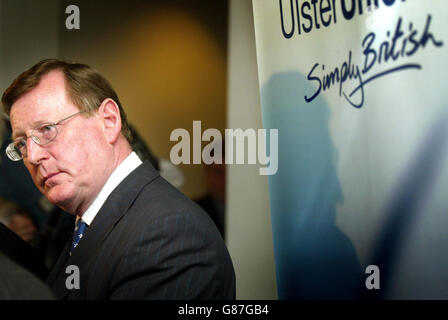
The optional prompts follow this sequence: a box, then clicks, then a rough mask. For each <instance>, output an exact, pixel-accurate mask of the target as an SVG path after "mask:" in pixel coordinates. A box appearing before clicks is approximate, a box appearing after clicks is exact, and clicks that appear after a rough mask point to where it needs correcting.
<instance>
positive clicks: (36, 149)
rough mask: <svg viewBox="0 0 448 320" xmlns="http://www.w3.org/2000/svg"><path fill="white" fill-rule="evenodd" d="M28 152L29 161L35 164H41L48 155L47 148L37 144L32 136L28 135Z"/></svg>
mask: <svg viewBox="0 0 448 320" xmlns="http://www.w3.org/2000/svg"><path fill="white" fill-rule="evenodd" d="M26 152H27V159H28V162H29V163H31V164H34V165H38V164H40V163H41V162H42V160H44V159H46V158H47V157H48V153H47V151H46V150H45V148H44V147H42V146H41V145H39V144H37V143H36V142H35V141H34V139H33V138H32V137H28V140H27V142H26Z"/></svg>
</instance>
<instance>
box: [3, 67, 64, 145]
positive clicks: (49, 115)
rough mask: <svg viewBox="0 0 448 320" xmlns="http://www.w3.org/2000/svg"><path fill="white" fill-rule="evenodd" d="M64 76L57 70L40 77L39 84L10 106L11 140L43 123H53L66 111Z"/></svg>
mask: <svg viewBox="0 0 448 320" xmlns="http://www.w3.org/2000/svg"><path fill="white" fill-rule="evenodd" d="M68 108H69V107H68V100H67V94H66V90H65V80H64V75H63V73H62V72H61V71H59V70H54V71H50V72H49V73H47V74H45V75H44V76H42V79H41V80H40V82H39V84H38V85H37V86H36V87H35V88H33V89H32V90H30V91H29V92H27V93H25V94H24V95H22V96H21V97H20V98H19V99H17V100H16V101H15V102H14V103H13V104H12V106H11V112H10V120H11V126H12V129H13V138H14V137H15V136H19V135H23V134H24V132H23V130H27V129H29V128H30V127H34V126H36V125H39V124H41V123H43V122H48V121H54V119H55V117H57V116H58V115H59V114H65V113H66V112H67V111H66V110H68Z"/></svg>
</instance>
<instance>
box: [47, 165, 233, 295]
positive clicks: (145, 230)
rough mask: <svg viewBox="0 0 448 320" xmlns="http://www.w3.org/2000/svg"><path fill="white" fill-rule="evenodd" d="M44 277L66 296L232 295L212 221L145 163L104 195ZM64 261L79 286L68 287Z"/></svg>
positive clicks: (228, 262)
mask: <svg viewBox="0 0 448 320" xmlns="http://www.w3.org/2000/svg"><path fill="white" fill-rule="evenodd" d="M68 249H69V243H68V244H67V246H66V248H65V249H64V251H63V252H62V254H61V257H60V258H59V260H58V261H57V262H56V265H55V267H54V268H53V270H52V271H51V273H50V276H49V278H48V280H47V283H48V285H49V286H50V287H51V288H52V289H53V291H54V292H55V294H56V296H57V297H58V298H66V299H234V298H235V274H234V270H233V265H232V261H231V259H230V256H229V253H228V251H227V248H226V246H225V244H224V241H223V240H222V238H221V236H220V235H219V232H218V230H217V229H216V227H215V226H214V224H213V222H212V221H211V219H210V218H209V217H208V215H207V213H205V212H204V211H203V210H202V209H200V208H199V206H197V205H196V204H195V203H194V202H192V201H191V200H189V199H188V198H187V197H186V196H184V195H183V194H182V193H181V192H179V191H178V190H177V189H176V188H174V187H173V186H172V185H170V184H169V183H168V182H167V181H166V180H164V179H163V178H162V177H160V176H159V174H158V173H157V171H156V170H155V169H154V168H153V167H152V166H151V164H150V163H149V162H144V163H143V164H142V165H141V166H139V167H138V168H137V169H135V170H134V171H133V172H132V173H131V174H130V175H129V176H127V177H126V179H125V180H123V181H122V182H121V183H120V184H119V185H118V186H117V188H116V189H115V190H114V191H113V192H112V193H111V194H110V196H109V197H108V199H107V200H106V202H105V203H104V205H103V206H102V208H101V209H100V211H99V212H98V214H97V216H96V217H95V219H94V220H93V222H92V224H91V225H90V226H89V227H88V229H87V230H86V231H85V233H84V235H83V238H82V239H81V241H80V242H79V244H78V246H77V247H76V248H75V249H74V251H73V254H72V256H71V257H70V256H69V255H68ZM68 265H76V266H77V267H78V268H79V271H80V289H73V290H68V289H67V288H66V286H65V281H66V279H67V277H68V276H69V275H70V274H66V273H65V270H66V267H67V266H68Z"/></svg>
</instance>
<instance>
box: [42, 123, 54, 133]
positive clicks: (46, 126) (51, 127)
mask: <svg viewBox="0 0 448 320" xmlns="http://www.w3.org/2000/svg"><path fill="white" fill-rule="evenodd" d="M51 130H53V126H52V125H45V126H42V127H40V128H39V131H40V132H42V133H44V132H48V131H51Z"/></svg>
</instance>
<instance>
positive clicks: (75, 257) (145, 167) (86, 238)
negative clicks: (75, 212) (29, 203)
mask: <svg viewBox="0 0 448 320" xmlns="http://www.w3.org/2000/svg"><path fill="white" fill-rule="evenodd" d="M158 175H159V174H158V173H157V171H156V170H155V169H154V168H153V167H152V165H151V164H150V163H149V162H148V161H145V162H144V163H143V164H142V165H140V166H139V167H138V168H136V169H135V170H134V171H133V172H131V173H130V174H129V175H128V176H127V177H126V178H125V179H124V180H123V181H122V182H121V183H120V184H119V185H118V186H117V187H116V188H115V190H114V191H113V192H112V193H111V194H110V195H109V197H108V198H107V200H106V202H105V203H104V204H103V206H102V207H101V209H100V211H99V212H98V214H97V215H96V216H95V218H94V219H93V221H92V224H91V225H90V226H89V227H88V228H87V230H86V231H85V232H84V234H83V238H82V240H81V241H80V242H79V244H78V246H77V247H76V249H75V250H73V253H72V255H71V256H69V255H68V247H66V250H64V252H63V253H62V255H61V257H60V258H59V260H58V262H57V265H56V267H57V268H55V269H54V270H55V272H56V274H55V275H53V272H52V273H51V276H53V278H55V281H54V284H53V291H54V293H55V294H56V297H58V298H62V299H64V298H66V296H67V295H68V294H69V293H70V291H69V290H67V288H66V286H65V280H66V278H67V276H68V275H67V274H65V269H66V267H67V266H68V265H75V266H77V267H78V268H79V271H80V274H81V286H82V284H83V281H82V279H83V271H84V272H85V271H86V270H88V266H87V265H88V262H89V261H90V259H91V258H92V256H93V255H94V253H95V251H97V250H100V248H101V243H102V242H103V241H104V240H105V239H106V238H107V237H108V236H109V234H110V233H111V231H112V230H113V228H114V227H115V225H117V224H118V223H119V221H120V219H121V218H122V217H123V215H124V214H125V213H126V212H127V211H128V209H129V208H130V207H131V205H132V203H133V202H134V200H135V198H136V197H137V195H138V194H139V192H140V190H141V189H142V188H143V187H144V186H145V185H147V184H149V183H151V182H152V181H153V180H154V179H155V178H157V177H158ZM69 245H70V243H69ZM63 255H65V257H62V256H63ZM67 257H68V259H67ZM64 261H65V263H64ZM61 267H62V268H61ZM49 280H50V278H49ZM49 284H50V285H51V283H50V282H49ZM81 290H82V288H81Z"/></svg>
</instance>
